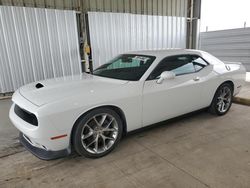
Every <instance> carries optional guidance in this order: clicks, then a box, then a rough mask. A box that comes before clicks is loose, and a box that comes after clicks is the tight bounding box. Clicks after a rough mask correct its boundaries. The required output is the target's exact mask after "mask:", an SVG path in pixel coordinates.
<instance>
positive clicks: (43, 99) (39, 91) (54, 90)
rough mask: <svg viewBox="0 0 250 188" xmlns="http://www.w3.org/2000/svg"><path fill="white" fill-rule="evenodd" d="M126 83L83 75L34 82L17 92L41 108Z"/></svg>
mask: <svg viewBox="0 0 250 188" xmlns="http://www.w3.org/2000/svg"><path fill="white" fill-rule="evenodd" d="M127 82H128V81H123V80H117V79H110V78H104V77H98V76H93V75H90V74H86V73H83V74H80V75H74V76H66V77H60V78H55V79H48V80H43V81H39V82H34V83H31V84H28V85H25V86H23V87H21V88H20V89H19V92H20V94H21V95H22V96H23V97H25V98H26V99H27V100H29V101H30V102H32V103H33V104H35V105H37V106H42V105H44V104H48V103H51V102H55V101H58V100H62V99H66V98H67V97H72V96H74V95H78V94H82V95H83V96H89V95H87V94H91V93H97V92H103V91H106V90H111V89H114V88H115V87H119V86H120V85H123V84H125V83H127Z"/></svg>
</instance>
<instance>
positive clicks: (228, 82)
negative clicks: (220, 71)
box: [210, 80, 234, 105]
mask: <svg viewBox="0 0 250 188" xmlns="http://www.w3.org/2000/svg"><path fill="white" fill-rule="evenodd" d="M226 83H227V84H229V85H231V87H232V89H233V93H234V83H233V81H232V80H225V81H224V82H222V83H221V84H220V85H219V86H218V87H217V88H216V90H215V91H214V95H213V98H212V100H211V102H210V105H211V104H212V102H213V100H214V96H215V94H216V92H217V90H218V89H219V88H220V86H222V85H223V84H226Z"/></svg>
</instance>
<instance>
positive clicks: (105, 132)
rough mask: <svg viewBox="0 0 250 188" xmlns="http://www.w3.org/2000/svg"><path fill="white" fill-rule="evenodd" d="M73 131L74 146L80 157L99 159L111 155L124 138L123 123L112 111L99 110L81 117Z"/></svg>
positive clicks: (107, 109)
mask: <svg viewBox="0 0 250 188" xmlns="http://www.w3.org/2000/svg"><path fill="white" fill-rule="evenodd" d="M75 126H76V127H75V128H74V130H73V135H72V136H73V138H72V141H73V145H74V148H75V150H76V152H77V153H78V154H79V155H83V156H85V157H88V158H99V157H102V156H104V155H107V154H108V153H110V152H111V151H112V150H113V149H114V148H115V147H116V146H117V144H118V143H119V141H120V139H121V136H122V130H123V129H122V121H121V118H120V116H119V115H118V114H117V113H116V112H115V111H114V110H112V109H109V108H98V109H94V110H92V111H90V112H89V113H87V114H86V115H84V116H83V117H81V118H80V119H79V120H78V121H77V124H76V125H75Z"/></svg>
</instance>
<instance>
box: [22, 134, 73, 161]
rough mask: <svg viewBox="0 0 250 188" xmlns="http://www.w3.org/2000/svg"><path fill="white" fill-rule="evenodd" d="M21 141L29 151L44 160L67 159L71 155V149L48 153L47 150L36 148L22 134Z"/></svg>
mask: <svg viewBox="0 0 250 188" xmlns="http://www.w3.org/2000/svg"><path fill="white" fill-rule="evenodd" d="M19 141H20V143H21V144H22V145H23V146H24V147H25V148H26V149H27V150H28V151H30V152H31V153H32V154H33V155H35V156H36V157H38V158H39V159H42V160H52V159H58V158H61V157H66V156H68V155H69V154H70V153H71V152H70V148H68V149H64V150H59V151H47V150H45V149H42V148H38V147H35V146H34V145H33V144H32V142H31V141H30V140H29V139H28V138H27V137H26V136H25V135H24V134H23V133H22V132H20V134H19Z"/></svg>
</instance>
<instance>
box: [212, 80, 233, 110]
mask: <svg viewBox="0 0 250 188" xmlns="http://www.w3.org/2000/svg"><path fill="white" fill-rule="evenodd" d="M232 96H233V89H232V86H231V85H230V84H228V83H224V84H222V85H221V86H220V87H219V88H218V89H217V91H216V93H215V96H214V99H213V101H212V103H211V105H210V107H209V109H210V112H212V113H213V114H217V115H224V114H226V113H227V111H228V110H229V109H230V107H231V104H232Z"/></svg>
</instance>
